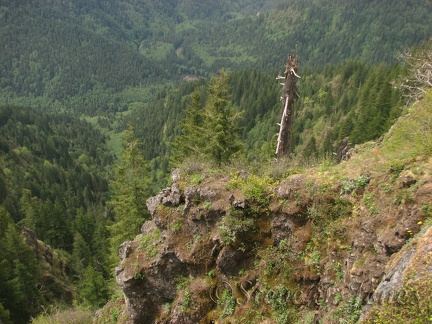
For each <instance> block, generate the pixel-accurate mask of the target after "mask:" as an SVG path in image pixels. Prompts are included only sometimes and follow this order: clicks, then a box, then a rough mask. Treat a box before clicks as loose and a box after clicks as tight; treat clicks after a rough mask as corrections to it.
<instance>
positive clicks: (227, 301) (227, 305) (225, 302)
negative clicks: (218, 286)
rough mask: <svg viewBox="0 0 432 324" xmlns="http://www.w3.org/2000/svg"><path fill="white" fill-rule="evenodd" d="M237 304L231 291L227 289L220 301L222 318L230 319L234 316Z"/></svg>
mask: <svg viewBox="0 0 432 324" xmlns="http://www.w3.org/2000/svg"><path fill="white" fill-rule="evenodd" d="M236 305H237V302H236V298H235V297H234V295H233V294H232V292H231V290H229V289H225V290H224V291H223V292H222V294H221V296H220V298H219V299H218V306H219V307H220V308H221V309H222V310H221V315H220V316H221V317H222V318H223V317H228V316H231V315H232V314H234V311H235V308H236Z"/></svg>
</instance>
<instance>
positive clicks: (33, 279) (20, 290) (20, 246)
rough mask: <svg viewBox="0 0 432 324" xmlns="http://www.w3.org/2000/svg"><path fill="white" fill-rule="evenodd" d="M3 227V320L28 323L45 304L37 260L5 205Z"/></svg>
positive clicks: (0, 306) (0, 213) (0, 274)
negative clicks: (41, 294) (42, 302)
mask: <svg viewBox="0 0 432 324" xmlns="http://www.w3.org/2000/svg"><path fill="white" fill-rule="evenodd" d="M0 225H1V226H2V227H0V234H1V235H0V246H1V249H0V283H1V289H0V320H2V321H4V322H5V323H9V320H12V321H13V322H14V323H27V322H28V319H29V317H30V316H32V315H34V314H36V312H37V310H38V305H39V304H40V302H41V296H40V295H39V292H38V290H37V289H36V283H37V282H38V277H39V272H38V269H37V263H36V258H35V255H34V253H33V251H32V250H31V248H30V247H29V246H28V245H27V244H26V242H25V241H24V239H23V237H22V236H21V235H20V233H19V232H18V231H17V229H16V228H15V225H14V224H13V221H12V218H11V217H10V215H9V213H8V212H7V211H6V210H5V209H4V208H3V207H2V206H0ZM3 226H5V227H3Z"/></svg>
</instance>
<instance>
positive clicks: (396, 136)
mask: <svg viewBox="0 0 432 324" xmlns="http://www.w3.org/2000/svg"><path fill="white" fill-rule="evenodd" d="M431 106H432V91H431V90H429V91H427V92H426V93H425V94H424V98H423V100H422V101H420V102H419V103H418V104H416V105H414V106H412V107H411V108H410V111H409V112H410V113H409V114H408V115H405V116H403V117H401V118H400V119H399V121H398V123H397V127H394V128H393V129H392V131H391V132H390V133H389V135H388V138H387V140H386V142H385V144H384V146H383V150H384V152H385V153H386V154H393V155H398V158H399V159H400V160H402V159H403V158H411V157H413V156H417V155H425V156H431V155H432V145H431V141H432V131H431V128H430V127H429V125H430V124H431V123H432V115H431V114H430V107H431ZM401 152H402V153H401Z"/></svg>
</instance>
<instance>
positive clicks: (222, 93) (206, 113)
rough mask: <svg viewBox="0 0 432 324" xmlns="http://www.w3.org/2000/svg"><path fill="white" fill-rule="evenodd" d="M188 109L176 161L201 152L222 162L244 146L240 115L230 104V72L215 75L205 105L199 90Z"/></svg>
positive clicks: (215, 160) (176, 142)
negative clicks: (201, 100)
mask: <svg viewBox="0 0 432 324" xmlns="http://www.w3.org/2000/svg"><path fill="white" fill-rule="evenodd" d="M185 113H186V117H185V119H184V120H183V122H182V135H180V136H179V137H177V139H176V140H175V141H174V142H173V147H174V158H173V159H174V160H173V162H174V163H177V164H178V163H179V162H181V161H183V160H185V159H186V158H187V157H190V156H192V155H198V156H204V157H207V158H210V159H211V160H212V161H214V162H215V163H216V164H217V165H221V164H224V163H228V162H229V161H230V160H231V158H232V156H233V155H234V154H235V153H237V152H238V151H239V150H240V148H241V144H240V141H239V139H238V133H239V130H240V128H239V127H238V122H239V120H240V115H239V113H237V112H236V108H235V107H233V106H231V104H230V97H229V92H228V73H226V72H224V71H221V72H220V74H219V75H218V76H217V77H214V78H212V79H211V81H210V84H209V87H208V91H207V100H206V102H205V105H204V107H203V108H201V107H200V94H199V92H198V91H195V92H194V94H193V95H192V101H191V104H190V106H189V107H188V108H187V110H186V112H185ZM175 161H177V162H175Z"/></svg>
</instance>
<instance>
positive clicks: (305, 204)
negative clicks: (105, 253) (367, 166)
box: [116, 171, 432, 323]
mask: <svg viewBox="0 0 432 324" xmlns="http://www.w3.org/2000/svg"><path fill="white" fill-rule="evenodd" d="M390 172H392V171H390ZM388 177H389V173H388V172H383V173H375V174H373V175H371V176H370V181H369V180H368V181H367V182H363V183H362V184H361V188H360V187H358V188H351V189H352V191H346V190H345V191H344V190H342V189H341V188H342V187H343V186H344V185H346V184H347V183H348V184H350V185H351V184H353V183H360V182H359V181H357V182H356V181H354V180H355V179H353V180H352V181H351V180H349V179H348V180H341V179H336V180H333V181H328V180H325V181H324V180H323V179H322V178H320V177H318V176H316V175H312V174H295V175H291V176H289V177H287V178H286V179H285V180H283V181H282V182H280V183H279V184H278V185H276V186H273V187H269V188H268V189H266V190H267V191H266V192H264V194H265V196H266V197H267V198H268V199H258V198H257V197H256V195H259V193H257V191H258V189H259V188H261V187H259V186H258V185H256V187H253V186H254V185H255V184H254V182H253V181H252V180H250V182H248V181H249V178H248V175H247V174H242V175H241V177H240V176H239V177H237V178H235V179H234V180H233V179H230V178H229V177H224V176H220V175H219V176H218V175H212V176H206V177H205V179H204V180H203V181H201V183H200V184H198V185H188V183H187V178H186V177H181V176H180V175H179V174H177V175H176V176H175V181H174V182H173V184H172V186H171V187H169V188H167V189H165V190H163V191H162V192H161V193H160V194H159V195H157V196H156V197H153V198H150V199H149V200H148V209H149V210H150V213H151V215H152V220H151V221H147V222H146V223H145V224H144V225H143V227H142V230H141V234H140V235H138V236H137V237H136V238H135V239H134V240H133V241H131V242H125V243H124V244H123V245H122V246H121V248H120V258H121V265H120V266H119V267H117V269H116V279H117V282H118V284H119V285H120V287H121V288H122V290H123V292H124V296H125V301H126V308H127V312H128V315H129V318H130V320H131V322H133V323H215V322H218V321H219V322H224V321H228V318H229V317H230V316H234V317H235V318H243V319H244V320H245V321H247V322H254V319H253V318H252V319H251V318H249V317H248V315H247V314H252V313H254V312H255V313H260V314H262V316H264V317H263V319H266V320H267V321H268V323H274V322H275V320H274V319H275V318H285V317H286V318H289V316H291V315H290V314H297V315H296V316H309V317H310V318H312V320H313V318H315V320H316V321H318V320H321V321H322V322H323V323H331V322H334V321H335V318H336V319H337V318H344V317H347V316H357V318H358V316H359V315H360V313H361V309H362V307H363V305H366V304H367V303H369V304H368V306H367V307H364V311H363V312H364V313H365V314H366V313H367V312H368V309H369V308H370V307H372V306H374V305H375V304H377V303H379V302H380V300H382V299H385V298H387V296H389V295H391V294H393V293H394V292H395V291H397V290H398V289H399V290H400V289H401V287H403V285H404V283H405V282H406V280H407V278H408V277H407V276H408V273H412V271H411V270H409V269H417V268H420V267H423V268H425V269H426V270H424V271H423V270H422V271H423V272H424V273H429V274H430V272H431V269H432V258H431V257H430V253H431V251H432V247H431V246H430V243H429V244H428V242H432V240H431V230H427V228H425V227H424V225H423V222H424V221H425V217H426V216H427V215H426V214H425V212H424V211H422V208H423V209H424V208H425V207H424V206H429V203H430V201H431V200H430V198H431V192H432V191H431V190H429V189H430V187H431V183H432V181H431V177H430V176H428V175H427V173H422V174H420V175H419V174H418V173H417V174H416V173H415V172H408V171H406V172H403V173H402V174H401V175H400V176H399V177H393V179H394V180H392V181H388ZM368 179H369V176H368ZM233 183H234V184H236V185H234V184H233ZM238 183H242V184H243V185H244V186H243V187H241V186H239V185H237V184H238ZM358 186H360V185H358ZM245 188H246V189H245ZM251 188H253V190H251ZM261 189H262V188H261ZM261 189H260V190H261ZM351 189H350V190H351ZM254 190H255V191H254ZM395 192H397V194H395ZM390 193H391V194H390ZM254 195H255V196H254ZM407 197H408V198H409V199H408V198H407ZM396 199H397V200H396ZM416 233H419V234H418V237H417V238H416V239H415V240H412V238H413V237H414V235H415V234H416ZM407 241H409V242H411V243H410V245H408V246H406V243H407ZM414 242H418V243H414ZM421 257H423V258H422V259H421ZM422 262H423V263H422ZM410 271H411V272H410ZM411 276H412V274H411ZM278 305H279V306H278ZM282 306H283V307H282ZM286 310H288V311H286ZM347 310H350V311H351V312H352V314H347V313H346V312H347ZM285 311H286V313H284V312H285ZM283 316H285V317H283ZM338 316H339V317H338ZM288 322H290V320H288Z"/></svg>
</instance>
